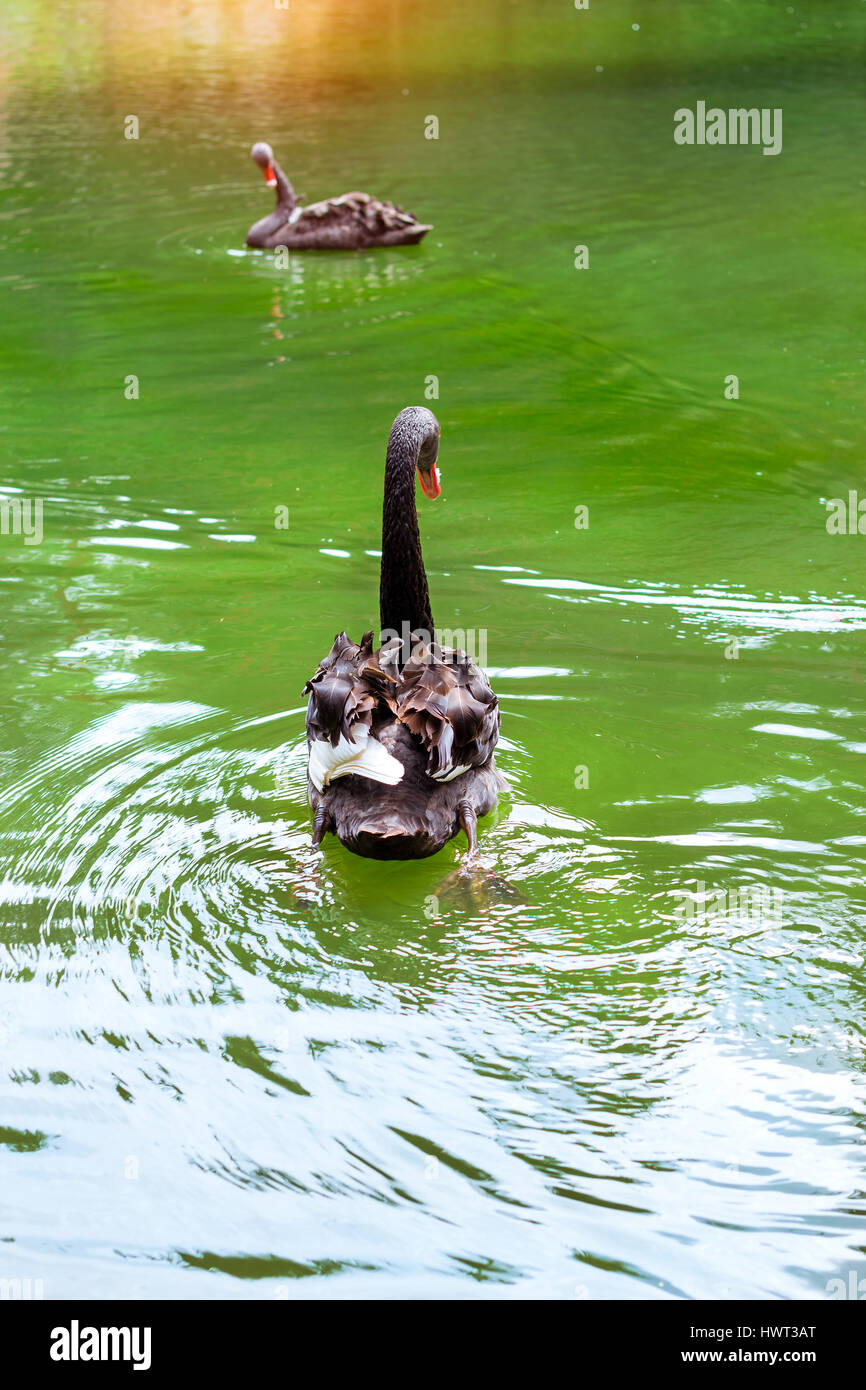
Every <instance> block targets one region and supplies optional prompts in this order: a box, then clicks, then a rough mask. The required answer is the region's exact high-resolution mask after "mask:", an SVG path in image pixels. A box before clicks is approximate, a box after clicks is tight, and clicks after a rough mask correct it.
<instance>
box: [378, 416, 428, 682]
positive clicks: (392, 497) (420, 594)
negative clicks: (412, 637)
mask: <svg viewBox="0 0 866 1390" xmlns="http://www.w3.org/2000/svg"><path fill="white" fill-rule="evenodd" d="M438 440H439V426H438V424H437V421H436V417H435V416H434V415H433V414H432V413H431V412H430V411H429V410H425V409H424V408H423V407H422V406H409V407H408V408H407V409H406V410H403V411H401V412H400V414H399V415H398V416H397V419H396V420H395V421H394V425H393V427H392V430H391V435H390V438H389V439H388V453H387V456H386V459H385V499H384V503H383V507H382V568H381V576H380V580H379V616H380V618H381V622H382V631H383V633H385V632H386V630H387V634H388V635H390V634H393V633H400V634H401V635H402V634H403V624H404V623H408V625H409V630H410V631H423V632H425V633H429V637H428V638H427V640H428V641H430V640H432V637H433V617H432V615H431V613H430V595H429V593H428V590H427V574H426V572H425V569H424V557H423V555H422V553H421V535H420V532H419V530H418V512H417V509H416V506H415V469H416V467H417V465H418V460H419V456H420V455H422V453H423V454H424V457H425V459H429V458H430V457H432V459H433V460H435V458H436V451H437V448H438ZM407 657H408V651H406V650H405V648H404V654H403V659H404V661H405V660H406V659H407Z"/></svg>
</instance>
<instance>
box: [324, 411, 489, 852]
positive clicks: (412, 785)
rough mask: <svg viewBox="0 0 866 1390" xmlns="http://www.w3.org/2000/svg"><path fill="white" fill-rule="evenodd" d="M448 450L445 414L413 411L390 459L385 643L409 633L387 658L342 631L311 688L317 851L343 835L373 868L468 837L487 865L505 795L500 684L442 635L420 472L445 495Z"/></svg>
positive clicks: (392, 444)
mask: <svg viewBox="0 0 866 1390" xmlns="http://www.w3.org/2000/svg"><path fill="white" fill-rule="evenodd" d="M438 451H439V422H438V421H437V419H436V417H435V415H433V414H431V412H430V411H429V410H425V409H424V408H423V406H408V407H407V409H406V410H401V412H400V414H399V415H398V416H397V418H396V420H395V421H394V424H393V427H392V429H391V433H390V436H389V439H388V452H387V456H386V461H385V497H384V505H383V509H382V561H381V577H380V587H379V604H380V618H381V624H382V630H383V635H385V634H387V633H388V632H391V633H393V634H400V635H395V636H393V637H392V638H391V639H390V640H389V641H387V642H385V643H383V645H382V646H381V647H380V648H379V650H378V651H374V650H373V634H372V632H368V633H366V634H365V635H364V636H363V637H362V639H361V644H360V646H356V645H355V643H354V642H350V641H349V639H348V637H347V636H346V634H345V632H341V633H340V634H339V635H338V636H337V637H336V638H335V639H334V645H333V647H332V648H331V651H330V652H329V653H328V655H327V656H326V657H325V659H324V661H323V662H322V663H321V665H320V666H319V669H318V670H317V671H316V674H315V675H314V676H313V677H312V679H311V680H309V681H308V682H307V684H306V685H305V687H304V693H305V694H307V693H309V696H310V701H309V705H308V708H307V745H308V751H309V761H308V766H307V773H308V790H309V798H310V805H311V806H312V808H313V813H314V818H313V842H314V844H319V843H320V842H321V840H322V838H323V837H324V835H325V834H326V833H327V832H328V831H332V832H333V833H334V834H335V835H337V837H338V838H339V839H340V840H341V842H342V843H343V844H344V845H345V846H346V848H347V849H349V850H351V851H352V853H353V854H361V855H365V856H367V857H368V858H371V859H422V858H425V857H426V856H427V855H430V854H435V853H436V852H437V850H440V849H441V848H442V846H443V845H444V844H446V843H447V842H448V840H450V839H451V838H452V837H453V836H454V835H456V834H457V833H458V831H459V830H460V829H461V828H462V829H463V830H465V832H466V836H467V838H468V840H469V857H470V860H472V859H474V857H475V854H476V849H477V838H476V819H477V817H478V816H483V815H486V814H487V813H488V811H490V810H492V808H493V807H494V806H495V804H496V799H497V795H498V792H499V791H500V790H501V789H503V788H504V787H505V781H504V779H503V778H502V776H501V775H500V773H499V772H498V771H497V769H496V765H495V763H494V761H493V750H494V748H495V746H496V743H497V740H498V738H499V706H498V703H497V699H496V696H495V695H494V693H493V691H492V690H491V688H490V685H489V682H488V680H487V677H486V676H485V675H484V673H483V672H482V671H480V670H479V669H478V667H477V666H475V665H473V663H472V662H471V661H470V659H469V657H468V656H467V655H466V653H465V652H462V651H458V650H455V649H452V648H440V647H438V646H437V644H436V643H435V640H434V637H433V619H432V617H431V614H430V599H429V595H428V591H427V575H426V573H425V571H424V560H423V557H422V554H421V538H420V535H419V531H418V516H417V512H416V508H415V472H416V469H417V473H418V480H419V482H420V484H421V488H422V490H423V492H424V493H425V495H426V496H427V497H438V496H439V493H440V491H441V488H440V484H439V473H438V470H437V468H436V460H437V455H438ZM410 633H411V634H412V637H411V640H410V638H409V634H410Z"/></svg>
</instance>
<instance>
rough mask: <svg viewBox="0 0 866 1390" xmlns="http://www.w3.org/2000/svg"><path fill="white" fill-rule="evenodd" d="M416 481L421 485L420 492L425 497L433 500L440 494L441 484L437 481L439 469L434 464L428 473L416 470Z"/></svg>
mask: <svg viewBox="0 0 866 1390" xmlns="http://www.w3.org/2000/svg"><path fill="white" fill-rule="evenodd" d="M418 481H419V483H420V484H421V491H422V492H423V494H424V496H425V497H430V498H435V497H438V496H439V495H440V493H441V492H442V484H441V482H440V480H439V469H438V468H437V467H436V464H435V463H434V465H433V467H432V468H431V469H430V471H429V473H422V471H421V469H420V468H419V469H418Z"/></svg>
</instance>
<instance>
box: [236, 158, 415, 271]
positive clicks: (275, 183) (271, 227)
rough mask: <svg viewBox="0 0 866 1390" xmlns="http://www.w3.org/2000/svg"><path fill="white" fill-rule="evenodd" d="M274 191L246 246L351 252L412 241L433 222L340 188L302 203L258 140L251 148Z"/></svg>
mask: <svg viewBox="0 0 866 1390" xmlns="http://www.w3.org/2000/svg"><path fill="white" fill-rule="evenodd" d="M250 153H251V154H252V157H253V159H254V160H255V162H256V164H258V166H259V168H260V169H261V170H262V172H263V173H264V176H265V183H266V184H267V185H268V188H275V189H276V190H277V205H276V207H275V208H274V211H273V212H272V213H270V215H269V216H268V217H263V218H262V219H261V221H260V222H255V223H254V224H253V226H252V227H250V229H249V231H248V232H247V246H255V247H265V248H267V247H271V246H291V247H294V248H295V249H296V250H298V251H314V250H322V251H355V250H358V249H359V248H362V247H365V246H414V244H415V243H416V242H418V241H420V240H421V238H422V237H423V236H426V235H427V233H428V232H429V231H431V230H432V229H431V227H430V226H429V225H428V224H427V223H424V222H419V221H418V219H417V218H416V217H413V216H412V214H411V212H404V211H403V209H402V208H401V207H397V206H396V204H394V203H383V202H381V201H380V199H378V198H371V197H370V194H369V193H343V194H342V196H341V197H339V198H328V199H327V200H326V201H325V202H322V203H311V204H310V206H309V207H305V208H302V207H301V206H300V205H299V203H298V199H297V196H296V194H295V190H294V189H293V188H292V185H291V184H290V183H289V180H288V178H287V177H286V175H285V174H284V173H283V171H282V169H281V168H280V166H279V164H278V163H277V161H276V160H275V159H274V152H273V150H272V149H271V147H270V145H266V144H265V143H264V141H259V143H258V144H256V145H253V148H252V150H251V151H250Z"/></svg>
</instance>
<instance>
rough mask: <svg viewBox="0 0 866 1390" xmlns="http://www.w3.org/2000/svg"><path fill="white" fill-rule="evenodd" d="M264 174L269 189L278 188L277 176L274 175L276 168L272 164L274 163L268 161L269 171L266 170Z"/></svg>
mask: <svg viewBox="0 0 866 1390" xmlns="http://www.w3.org/2000/svg"><path fill="white" fill-rule="evenodd" d="M264 172H265V183H266V184H267V186H268V188H276V186H277V176H276V174H275V173H274V166H273V164H272V162H271V161H270V160H268V167H267V169H265V171H264Z"/></svg>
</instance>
